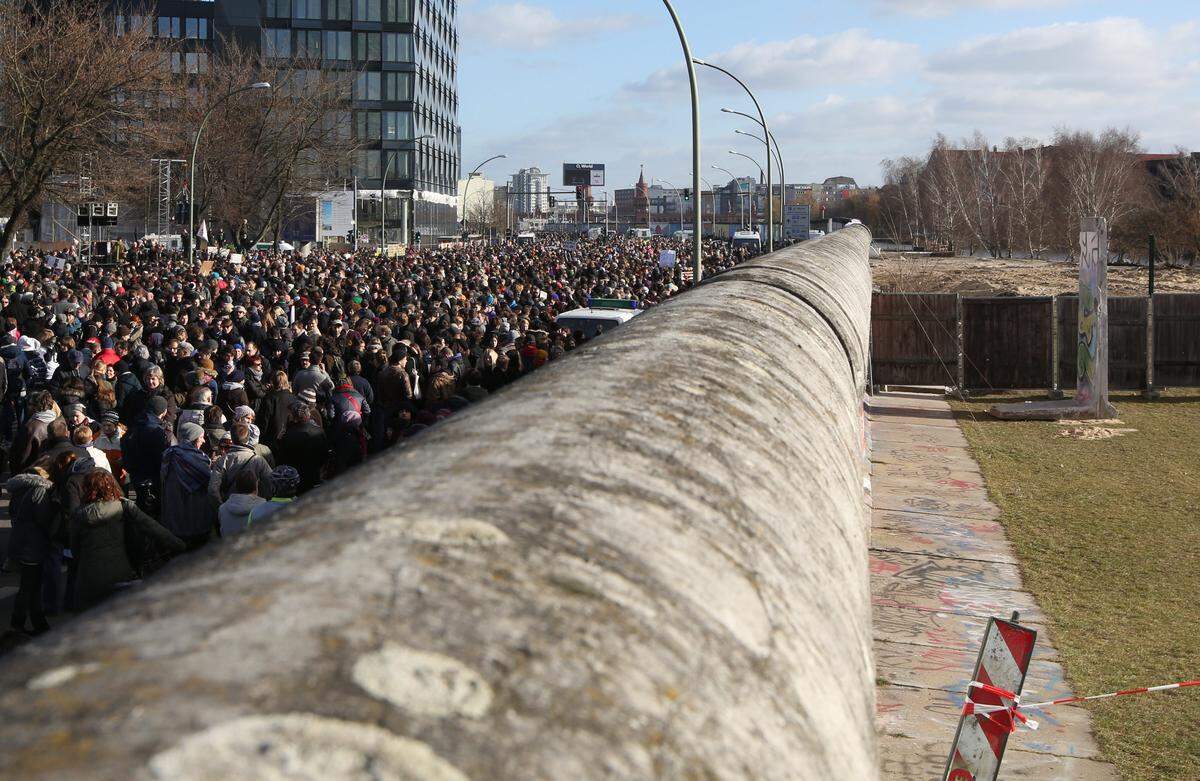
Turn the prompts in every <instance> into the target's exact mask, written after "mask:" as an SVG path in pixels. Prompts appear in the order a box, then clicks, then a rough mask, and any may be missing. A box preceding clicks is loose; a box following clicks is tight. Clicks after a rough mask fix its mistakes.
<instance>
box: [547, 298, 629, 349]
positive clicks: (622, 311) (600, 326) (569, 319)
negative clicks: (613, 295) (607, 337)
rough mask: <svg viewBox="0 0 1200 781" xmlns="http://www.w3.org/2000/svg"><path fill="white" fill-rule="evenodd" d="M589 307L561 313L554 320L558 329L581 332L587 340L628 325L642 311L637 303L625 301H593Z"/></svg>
mask: <svg viewBox="0 0 1200 781" xmlns="http://www.w3.org/2000/svg"><path fill="white" fill-rule="evenodd" d="M589 303H590V304H591V306H589V307H587V308H585V309H572V310H571V311H570V312H563V313H562V314H561V315H559V316H558V317H557V318H556V320H555V325H556V326H557V327H559V328H566V329H567V330H568V331H571V332H572V333H574V332H575V331H582V332H583V335H584V336H586V337H587V338H588V339H592V338H594V337H595V336H597V335H599V334H601V333H608V332H609V331H611V330H612V329H614V328H616V327H617V326H619V325H622V324H624V323H628V322H629V321H630V320H632V319H633V318H635V317H637V316H638V315H640V314H641V313H642V312H643V311H644V310H642V309H640V308H638V302H637V301H628V300H625V299H599V298H598V299H595V300H593V301H590V302H589Z"/></svg>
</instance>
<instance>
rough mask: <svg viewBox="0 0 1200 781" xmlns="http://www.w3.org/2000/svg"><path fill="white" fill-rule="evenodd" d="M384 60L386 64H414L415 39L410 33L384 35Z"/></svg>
mask: <svg viewBox="0 0 1200 781" xmlns="http://www.w3.org/2000/svg"><path fill="white" fill-rule="evenodd" d="M383 59H384V61H385V62H412V61H413V37H412V36H411V35H409V34H408V33H384V34H383Z"/></svg>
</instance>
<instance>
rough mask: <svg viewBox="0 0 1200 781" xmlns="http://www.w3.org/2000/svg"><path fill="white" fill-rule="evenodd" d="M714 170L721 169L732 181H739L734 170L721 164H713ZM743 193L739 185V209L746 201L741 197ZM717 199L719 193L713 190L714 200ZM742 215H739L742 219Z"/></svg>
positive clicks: (714, 206) (714, 205)
mask: <svg viewBox="0 0 1200 781" xmlns="http://www.w3.org/2000/svg"><path fill="white" fill-rule="evenodd" d="M713 170H714V171H720V172H721V173H723V174H725V175H726V176H728V177H729V180H730V181H731V182H733V181H737V176H735V175H734V173H733V171H730V170H729V169H728V168H722V167H721V166H719V165H714V166H713ZM741 195H742V191H741V188H740V187H739V188H738V204H739V206H738V208H739V209H740V208H742V207H741V204H743V203H744V202H743V201H742V199H741ZM716 199H717V194H716V191H714V192H713V200H714V201H716ZM713 208H714V209H715V208H717V207H716V204H715V203H714V204H713ZM741 217H745V214H742V215H741ZM741 217H739V220H740V219H741ZM738 227H739V228H740V227H741V223H740V222H739V223H738Z"/></svg>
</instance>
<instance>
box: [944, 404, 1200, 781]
mask: <svg viewBox="0 0 1200 781" xmlns="http://www.w3.org/2000/svg"><path fill="white" fill-rule="evenodd" d="M1031 398H1032V397H1031ZM996 400H997V399H986V400H972V401H970V402H968V403H962V402H954V407H955V409H956V410H958V411H960V418H961V420H962V425H963V429H964V431H965V433H966V436H967V439H968V441H969V442H970V443H971V447H972V449H973V451H974V453H975V456H976V458H977V459H978V460H979V463H980V466H981V468H982V469H983V474H984V475H985V477H986V478H987V483H988V490H989V492H990V493H991V496H992V501H994V502H995V503H996V504H997V505H998V506H999V507H1000V509H1001V510H1002V511H1003V513H1004V515H1003V517H1002V519H1001V521H1002V522H1003V524H1004V526H1005V527H1006V528H1007V530H1008V535H1009V538H1010V539H1011V540H1012V542H1013V544H1014V545H1015V546H1016V551H1017V555H1018V557H1019V558H1020V561H1021V570H1022V573H1023V575H1024V578H1025V585H1026V587H1027V588H1029V589H1030V590H1031V591H1032V592H1033V594H1034V595H1035V596H1036V597H1037V599H1038V602H1039V603H1040V604H1041V606H1042V608H1043V609H1044V610H1045V611H1046V613H1047V614H1048V615H1049V617H1050V619H1051V620H1052V622H1053V626H1052V632H1053V636H1054V639H1055V642H1056V643H1057V645H1058V649H1059V652H1060V654H1061V656H1062V660H1063V664H1064V666H1065V668H1066V672H1067V676H1068V678H1069V680H1070V682H1071V684H1072V686H1073V687H1074V689H1075V691H1076V693H1078V694H1100V693H1104V692H1109V691H1116V690H1118V689H1127V688H1133V687H1136V686H1153V685H1156V684H1164V683H1174V682H1176V681H1181V680H1190V679H1195V678H1200V393H1197V392H1190V393H1189V394H1184V393H1171V394H1166V395H1164V397H1163V399H1162V400H1161V401H1159V402H1155V403H1148V402H1144V401H1142V399H1141V398H1140V397H1139V396H1137V395H1133V394H1117V395H1116V396H1114V397H1113V398H1112V402H1113V403H1114V404H1115V405H1116V407H1117V411H1118V414H1119V417H1120V420H1122V421H1123V424H1124V425H1123V427H1125V428H1132V429H1137V433H1131V434H1126V435H1125V436H1123V437H1118V438H1115V439H1107V440H1094V441H1081V440H1075V439H1068V438H1064V437H1060V436H1058V433H1059V431H1060V430H1061V429H1062V428H1064V427H1063V426H1060V425H1058V424H1056V423H1032V422H1031V423H1024V422H1022V423H1013V422H1000V421H994V420H991V419H989V418H988V417H987V416H986V414H984V413H985V412H986V410H987V408H988V407H989V406H990V404H991V403H992V402H994V401H996ZM1003 400H1004V401H1012V400H1015V397H1012V396H1008V397H1005V398H1004V399H1003ZM968 411H969V413H970V414H967V413H968ZM1027 694H1028V695H1030V696H1033V695H1036V694H1037V693H1036V692H1027ZM1068 707H1070V706H1068ZM1089 707H1090V709H1091V712H1092V717H1093V722H1094V724H1095V728H1096V733H1097V737H1098V738H1099V741H1100V745H1101V749H1102V751H1103V753H1104V758H1105V759H1107V760H1108V761H1110V762H1113V763H1115V764H1116V766H1117V767H1118V768H1119V769H1120V772H1121V774H1122V777H1123V778H1125V779H1130V780H1133V779H1136V780H1137V781H1152V780H1153V781H1159V780H1160V779H1200V688H1193V689H1182V690H1178V691H1174V692H1166V693H1162V694H1143V695H1136V696H1133V697H1124V698H1119V699H1116V700H1107V701H1101V702H1099V703H1092V704H1090V705H1089Z"/></svg>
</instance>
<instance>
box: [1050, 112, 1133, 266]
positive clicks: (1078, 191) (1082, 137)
mask: <svg viewBox="0 0 1200 781" xmlns="http://www.w3.org/2000/svg"><path fill="white" fill-rule="evenodd" d="M1054 146H1055V150H1054V179H1055V181H1054V186H1053V190H1054V194H1055V196H1056V200H1057V201H1058V202H1059V203H1060V204H1061V206H1062V212H1061V215H1060V216H1059V217H1058V219H1057V222H1058V230H1059V231H1060V232H1061V233H1060V235H1061V236H1062V238H1061V242H1062V248H1063V249H1065V250H1066V251H1067V252H1070V253H1072V254H1074V252H1075V251H1076V250H1077V237H1078V235H1079V223H1080V220H1082V219H1083V218H1085V217H1104V218H1105V219H1106V220H1108V224H1109V225H1110V226H1116V225H1117V224H1118V223H1120V221H1121V220H1122V219H1123V218H1125V217H1127V216H1128V215H1130V214H1131V213H1132V212H1133V211H1134V210H1135V209H1136V208H1137V207H1138V206H1139V205H1140V204H1143V203H1145V201H1146V199H1147V197H1148V195H1149V193H1148V178H1147V176H1146V173H1145V167H1144V166H1143V164H1142V162H1141V159H1140V157H1139V155H1140V153H1141V151H1142V150H1141V147H1140V145H1139V139H1138V135H1137V134H1136V133H1134V132H1133V131H1131V130H1117V129H1114V128H1110V129H1108V130H1105V131H1104V132H1103V133H1101V134H1100V135H1098V136H1097V135H1095V134H1093V133H1090V132H1087V131H1069V130H1059V131H1058V132H1057V133H1056V135H1055V142H1054Z"/></svg>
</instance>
